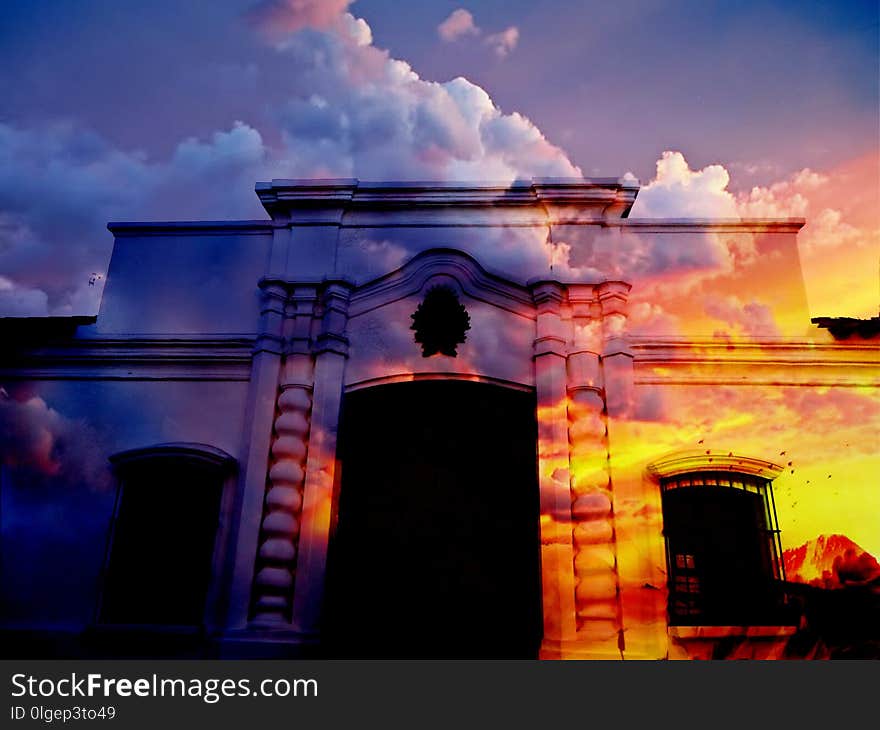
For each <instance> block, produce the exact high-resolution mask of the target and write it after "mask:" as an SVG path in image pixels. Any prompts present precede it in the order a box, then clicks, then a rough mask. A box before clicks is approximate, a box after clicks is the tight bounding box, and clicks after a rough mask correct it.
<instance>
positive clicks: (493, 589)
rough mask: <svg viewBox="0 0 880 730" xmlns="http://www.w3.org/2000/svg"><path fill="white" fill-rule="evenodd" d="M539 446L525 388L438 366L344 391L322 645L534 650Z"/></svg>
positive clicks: (344, 652)
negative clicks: (432, 376) (456, 375)
mask: <svg viewBox="0 0 880 730" xmlns="http://www.w3.org/2000/svg"><path fill="white" fill-rule="evenodd" d="M536 452H537V427H536V421H535V397H534V394H533V393H529V392H523V391H519V390H513V389H509V388H504V387H500V386H496V385H489V384H485V383H477V382H470V381H451V380H443V381H436V380H435V381H415V382H408V383H396V384H391V385H382V386H376V387H372V388H368V389H363V390H357V391H353V392H351V393H349V394H347V395H346V396H345V399H344V404H343V413H342V420H341V431H340V438H339V457H340V467H341V480H340V489H339V494H338V512H337V518H338V519H337V520H336V522H335V526H334V530H333V535H332V538H331V544H330V550H329V555H328V564H327V569H328V574H327V592H326V601H325V609H324V620H323V629H322V635H323V637H324V644H325V647H326V649H327V651H328V653H330V654H331V655H335V656H363V657H366V656H369V657H406V656H409V657H532V658H533V657H536V656H537V652H538V648H539V645H540V641H541V633H542V620H541V587H540V534H539V520H538V516H539V503H538V484H537V453H536Z"/></svg>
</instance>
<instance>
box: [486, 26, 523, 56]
mask: <svg viewBox="0 0 880 730" xmlns="http://www.w3.org/2000/svg"><path fill="white" fill-rule="evenodd" d="M518 42H519V28H517V27H516V26H515V25H511V26H510V27H509V28H505V29H504V30H502V31H499V32H498V33H491V34H490V35H487V36H486V40H485V43H486V45H487V46H489V48H491V49H492V50H493V51H494V53H495V55H496V56H498V58H507V56H508V54H509V53H510V52H511V51H512V50H513V49H514V48H516V44H517V43H518Z"/></svg>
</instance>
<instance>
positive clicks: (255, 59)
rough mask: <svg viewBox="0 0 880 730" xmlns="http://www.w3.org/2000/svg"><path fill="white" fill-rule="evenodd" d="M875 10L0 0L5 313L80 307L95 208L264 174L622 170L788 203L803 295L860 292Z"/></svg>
mask: <svg viewBox="0 0 880 730" xmlns="http://www.w3.org/2000/svg"><path fill="white" fill-rule="evenodd" d="M402 8H405V12H402V10H401V9H402ZM878 33H880V30H878V7H877V5H876V3H874V2H859V1H855V0H853V1H848V2H845V3H840V2H834V1H827V2H826V1H819V0H796V1H795V0H793V1H791V2H785V1H781V0H776V1H775V2H767V1H763V0H753V1H751V2H738V3H729V2H700V3H695V2H689V1H687V0H642V1H641V2H631V1H629V0H622V1H621V2H617V3H598V2H580V3H571V2H558V1H557V2H551V1H549V0H543V1H538V2H535V1H534V0H532V1H529V2H525V1H523V0H512V1H511V0H506V1H504V2H502V1H500V0H498V1H496V0H481V1H480V2H471V3H459V2H418V3H406V4H405V5H402V4H401V3H400V2H399V1H398V0H357V2H351V0H213V1H212V2H189V3H179V2H177V1H176V0H153V1H151V2H125V3H119V2H115V1H114V0H80V1H79V2H76V3H71V2H64V1H63V0H11V1H9V2H5V3H3V6H2V9H0V61H2V62H0V98H2V99H3V103H2V106H0V313H3V314H6V315H7V316H9V315H34V314H40V315H47V314H52V315H69V314H92V313H94V312H96V311H97V307H98V304H99V300H100V294H101V289H102V283H103V277H104V275H105V273H106V268H107V263H108V260H109V255H110V251H111V248H112V238H111V236H110V234H109V233H108V232H107V231H106V229H105V224H106V222H107V221H108V220H138V219H142V220H157V219H165V220H167V219H233V218H263V217H264V215H265V214H264V213H263V211H262V210H261V209H260V207H259V205H258V203H257V200H256V197H255V196H254V194H253V183H254V182H255V181H256V180H258V179H268V178H271V177H323V176H340V175H342V176H355V177H360V178H362V179H381V178H397V179H416V178H421V179H483V180H487V179H491V180H508V179H513V178H516V177H526V178H527V177H531V176H555V175H564V176H576V175H584V176H619V175H623V174H625V173H628V172H629V173H632V174H634V175H636V176H637V177H638V178H639V179H640V180H641V181H642V183H643V186H644V187H643V189H642V192H641V194H640V200H639V201H638V202H637V205H636V208H635V210H634V211H633V214H632V215H633V216H634V217H635V216H637V217H645V216H705V217H717V216H724V217H731V216H760V217H774V216H782V217H785V216H789V215H795V216H804V217H806V218H807V221H808V223H807V227H806V229H805V230H804V232H803V233H802V234H801V247H802V251H801V253H802V266H803V269H804V274H805V276H806V280H807V290H808V296H809V299H810V306H811V310H812V312H811V313H812V314H813V315H814V316H819V315H851V316H863V317H865V316H872V315H874V314H876V313H877V304H878V300H880V287H878V283H880V278H878V264H880V233H878V229H880V223H878V216H880V213H878V210H880V193H878ZM220 176H222V178H223V179H224V184H223V185H222V186H219V185H217V180H218V178H219V177H220ZM828 271H832V272H833V276H832V277H829V276H828V275H827V273H828ZM854 272H859V275H858V276H856V275H855V274H854Z"/></svg>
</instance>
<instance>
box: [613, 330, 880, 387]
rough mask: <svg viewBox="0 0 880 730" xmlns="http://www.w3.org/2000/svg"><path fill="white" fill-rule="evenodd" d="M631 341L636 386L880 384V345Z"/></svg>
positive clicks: (668, 339)
mask: <svg viewBox="0 0 880 730" xmlns="http://www.w3.org/2000/svg"><path fill="white" fill-rule="evenodd" d="M629 339H630V347H631V350H632V352H633V354H634V358H635V360H634V365H635V383H636V384H637V385H691V384H693V385H792V386H828V385H833V386H842V387H858V386H868V387H878V386H880V343H874V342H853V343H851V344H845V343H837V342H835V343H816V342H812V341H809V340H801V339H767V340H761V341H739V342H737V341H722V340H718V339H711V340H709V339H694V340H683V339H678V338H660V337H652V338H646V337H630V338H629Z"/></svg>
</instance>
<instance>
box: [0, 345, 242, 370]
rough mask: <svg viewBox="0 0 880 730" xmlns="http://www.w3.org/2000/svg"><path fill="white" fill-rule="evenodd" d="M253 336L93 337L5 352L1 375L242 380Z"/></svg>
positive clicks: (0, 368)
mask: <svg viewBox="0 0 880 730" xmlns="http://www.w3.org/2000/svg"><path fill="white" fill-rule="evenodd" d="M255 341H256V338H255V337H254V336H252V335H216V336H214V335H205V336H179V335H138V334H134V335H115V336H92V337H88V338H82V339H75V340H71V341H69V342H65V343H58V344H52V345H47V346H43V347H36V348H23V349H21V350H18V351H13V352H9V353H6V354H5V355H4V357H3V358H2V360H0V377H3V378H7V379H18V380H40V379H61V380H92V379H98V380H241V381H245V380H248V379H249V378H250V367H251V357H252V352H253V348H254V344H255Z"/></svg>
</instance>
